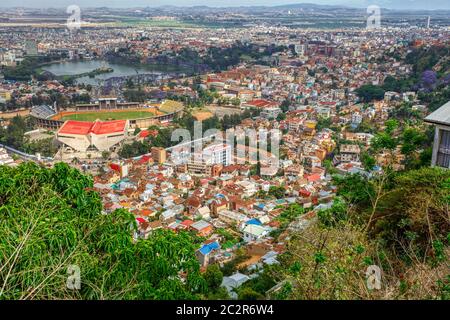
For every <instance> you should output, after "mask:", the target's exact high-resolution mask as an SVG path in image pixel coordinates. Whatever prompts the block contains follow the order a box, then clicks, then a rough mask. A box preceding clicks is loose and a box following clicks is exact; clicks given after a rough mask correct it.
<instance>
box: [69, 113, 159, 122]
mask: <svg viewBox="0 0 450 320" xmlns="http://www.w3.org/2000/svg"><path fill="white" fill-rule="evenodd" d="M154 115H155V114H154V113H152V112H148V111H117V112H83V113H76V114H69V115H65V116H63V117H62V118H61V120H63V121H66V120H78V121H95V120H97V119H99V120H126V119H141V118H150V117H152V116H154Z"/></svg>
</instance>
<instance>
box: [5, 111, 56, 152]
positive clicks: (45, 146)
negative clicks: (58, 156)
mask: <svg viewBox="0 0 450 320" xmlns="http://www.w3.org/2000/svg"><path fill="white" fill-rule="evenodd" d="M30 130H33V120H32V119H31V118H28V117H27V118H24V117H20V116H16V117H14V118H12V119H11V121H10V123H9V125H8V126H7V127H6V128H4V127H0V143H1V144H4V145H7V146H9V147H12V148H14V149H17V150H20V151H22V152H25V153H28V154H36V153H40V154H41V155H42V156H44V157H53V156H54V155H55V153H56V152H57V151H58V148H57V146H56V145H55V141H54V140H55V139H54V138H53V137H49V138H46V139H40V140H35V141H31V140H30V139H29V138H28V137H27V136H25V132H27V131H30Z"/></svg>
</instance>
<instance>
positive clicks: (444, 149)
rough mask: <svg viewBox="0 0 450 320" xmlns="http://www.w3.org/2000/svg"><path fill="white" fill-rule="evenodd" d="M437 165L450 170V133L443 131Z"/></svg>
mask: <svg viewBox="0 0 450 320" xmlns="http://www.w3.org/2000/svg"><path fill="white" fill-rule="evenodd" d="M436 165H437V166H439V167H444V168H450V131H447V130H441V137H440V141H439V147H438V152H437V159H436Z"/></svg>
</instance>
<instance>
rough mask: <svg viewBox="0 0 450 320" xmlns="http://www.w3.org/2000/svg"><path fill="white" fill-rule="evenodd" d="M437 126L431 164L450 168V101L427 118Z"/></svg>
mask: <svg viewBox="0 0 450 320" xmlns="http://www.w3.org/2000/svg"><path fill="white" fill-rule="evenodd" d="M425 122H428V123H431V124H434V125H435V126H436V130H435V134H434V144H433V154H432V158H431V165H432V166H437V167H442V168H447V169H450V101H449V102H447V103H446V104H444V105H443V106H442V107H440V108H439V109H437V110H436V111H435V112H433V113H432V114H430V115H429V116H428V117H426V118H425Z"/></svg>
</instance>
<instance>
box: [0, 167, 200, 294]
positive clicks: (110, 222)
mask: <svg viewBox="0 0 450 320" xmlns="http://www.w3.org/2000/svg"><path fill="white" fill-rule="evenodd" d="M92 187H93V180H92V178H91V177H89V176H85V175H83V174H81V173H80V172H79V171H78V170H76V169H73V168H70V167H69V166H68V165H66V164H63V163H58V164H56V165H55V167H54V168H52V169H47V168H44V167H39V166H37V165H36V164H33V163H24V164H21V165H20V166H18V167H15V168H11V167H5V166H2V167H0V216H1V217H2V218H1V221H2V223H0V232H1V234H2V237H1V239H0V252H2V254H1V255H0V299H195V298H200V297H202V295H203V294H204V293H206V282H205V280H204V279H203V278H202V277H201V275H200V267H199V264H198V262H197V260H196V257H195V250H196V248H197V245H196V244H195V243H196V240H195V239H193V238H192V236H191V235H189V234H188V233H186V232H181V233H178V234H177V233H174V232H172V231H169V230H158V231H155V232H154V233H152V234H151V235H150V236H149V238H148V239H147V240H137V241H133V233H134V232H136V222H135V218H134V216H133V215H132V214H130V213H129V212H128V211H125V210H117V211H115V212H112V213H110V214H108V215H104V214H102V203H101V199H100V196H99V195H98V193H96V192H94V191H92ZM70 265H77V266H79V268H80V271H81V274H80V276H81V289H80V290H70V289H68V288H67V287H66V280H67V276H68V275H67V268H68V267H69V266H70ZM180 276H183V277H184V278H185V281H182V280H181V278H180Z"/></svg>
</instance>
